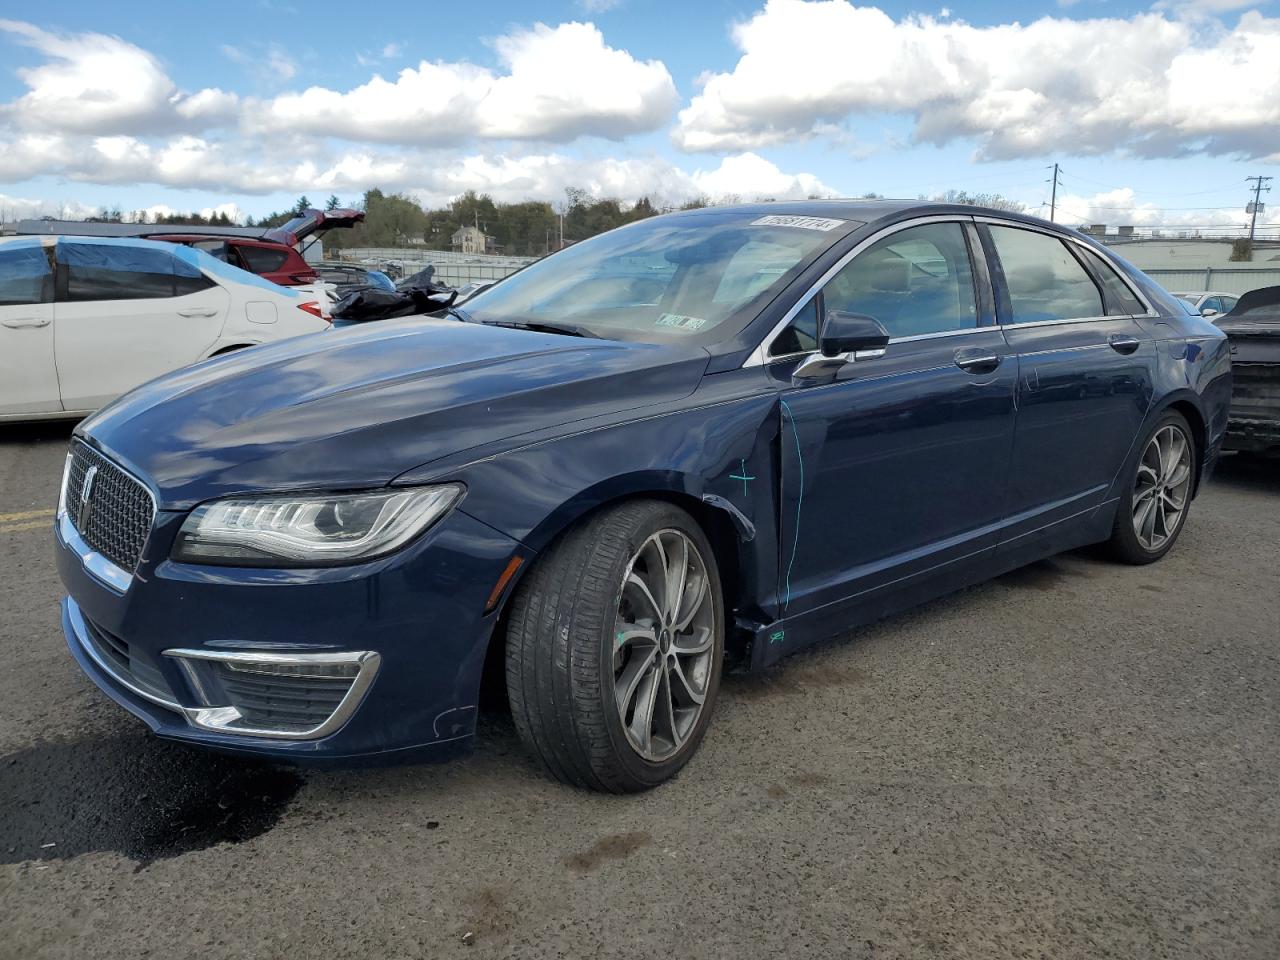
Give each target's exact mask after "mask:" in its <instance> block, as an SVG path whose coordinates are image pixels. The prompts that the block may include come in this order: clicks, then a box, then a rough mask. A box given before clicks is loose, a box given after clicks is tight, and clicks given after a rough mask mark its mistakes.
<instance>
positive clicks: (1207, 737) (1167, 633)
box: [0, 426, 1280, 960]
mask: <svg viewBox="0 0 1280 960" xmlns="http://www.w3.org/2000/svg"><path fill="white" fill-rule="evenodd" d="M67 434H68V428H67V427H65V426H57V427H40V428H8V429H2V430H0V551H2V553H0V556H3V558H4V559H3V574H4V575H3V577H0V663H3V668H0V904H3V907H2V908H0V957H6V958H7V957H14V958H24V960H25V958H34V957H74V958H86V957H130V958H134V957H144V956H164V957H191V956H200V957H201V958H203V960H213V958H220V957H246V956H255V957H290V958H313V957H322V956H344V957H345V956H369V957H378V958H383V957H449V956H468V957H486V956H494V957H499V956H500V957H507V956H520V957H525V956H528V957H543V956H550V957H591V956H609V957H615V956H616V957H633V958H636V957H659V956H677V957H719V956H723V957H735V958H738V957H769V958H776V957H782V956H796V957H802V956H803V957H808V956H814V957H834V956H840V957H867V958H871V957H875V958H880V957H908V956H910V957H974V958H983V960H990V958H996V957H1051V958H1064V957H1081V958H1084V957H1087V958H1099V957H1122V958H1149V957H1197V958H1199V957H1223V958H1232V960H1242V958H1250V957H1256V958H1260V960H1261V958H1266V960H1272V958H1275V957H1277V956H1280V573H1278V571H1280V469H1275V468H1263V467H1260V466H1255V465H1251V464H1247V463H1237V462H1228V463H1226V464H1225V465H1224V466H1223V467H1222V469H1221V470H1220V472H1219V475H1218V477H1217V478H1216V480H1215V482H1214V483H1213V484H1212V485H1211V486H1210V487H1208V488H1207V489H1206V490H1205V491H1204V493H1203V494H1202V495H1201V497H1200V499H1199V500H1198V501H1197V502H1196V504H1195V506H1194V508H1193V511H1192V515H1191V518H1190V521H1189V524H1188V526H1187V528H1186V530H1185V531H1184V533H1183V536H1182V539H1181V541H1180V542H1179V543H1178V545H1177V547H1176V548H1175V550H1174V552H1173V553H1172V554H1171V555H1170V556H1169V557H1168V558H1166V560H1165V561H1163V562H1162V563H1159V564H1157V565H1155V566H1152V567H1145V568H1131V567H1118V566H1113V565H1111V564H1109V563H1106V562H1103V561H1101V560H1098V559H1094V558H1093V557H1092V556H1090V555H1088V554H1070V555H1067V556H1064V557H1060V558H1058V559H1056V560H1053V561H1050V562H1045V563H1041V564H1038V565H1036V566H1034V567H1030V568H1027V569H1025V570H1021V571H1018V572H1016V573H1014V574H1011V575H1009V576H1006V577H1003V578H1002V579H1000V580H998V581H995V582H993V583H990V584H987V585H984V586H981V587H978V588H975V589H972V590H968V591H965V592H963V593H960V594H957V595H955V596H952V597H950V598H947V599H945V600H942V601H939V602H936V603H933V604H930V605H929V606H927V607H925V608H922V609H920V610H918V611H916V612H914V613H911V614H909V615H905V616H900V617H897V618H894V619H892V620H890V621H886V622H884V623H881V624H879V625H877V626H875V627H873V628H870V629H866V630H861V631H859V632H858V633H857V634H856V635H855V636H853V637H850V638H848V639H847V640H845V641H842V642H839V643H832V644H829V645H827V646H824V647H822V648H820V649H818V650H817V651H815V652H813V653H811V654H808V655H802V656H800V657H798V658H794V659H793V660H791V661H789V662H788V663H786V664H784V665H783V666H782V667H781V668H779V669H777V670H775V671H774V672H772V673H771V674H769V675H767V676H766V677H764V678H746V677H729V678H727V679H726V689H725V692H724V694H723V696H722V697H721V701H720V703H719V705H718V708H717V716H716V720H715V723H714V724H713V725H712V728H711V732H710V734H709V735H708V738H707V740H706V742H705V744H704V745H703V748H702V751H701V754H700V755H699V756H698V757H697V759H696V760H695V761H694V762H693V764H692V765H691V766H690V767H689V768H688V769H687V770H686V772H685V773H684V774H682V775H681V776H680V777H679V778H678V779H677V780H676V781H675V782H674V783H672V784H670V785H668V786H666V787H663V788H661V789H659V790H657V791H654V792H653V793H651V794H648V795H646V796H642V797H634V798H615V797H599V796H594V795H590V794H586V793H581V792H577V791H574V790H570V789H567V788H565V787H561V786H559V785H557V784H555V783H553V782H551V781H550V780H548V779H546V778H545V777H544V776H543V775H542V774H541V773H540V772H539V770H538V769H537V768H536V767H535V766H534V765H533V763H532V762H531V761H530V759H529V758H528V756H526V754H525V753H524V751H523V749H522V748H521V745H520V743H519V741H518V740H517V738H516V736H515V733H514V730H513V728H512V726H511V724H510V721H509V720H508V719H507V718H504V717H501V716H491V717H486V718H485V719H484V720H483V722H482V736H481V737H480V742H479V746H478V749H477V751H476V753H475V755H474V756H473V757H471V758H470V759H468V760H465V761H462V762H459V763H455V764H452V765H449V766H438V767H430V766H425V767H424V766H420V767H407V768H399V769H392V770H366V771H353V772H343V773H315V772H306V773H298V772H295V771H291V770H279V769H275V768H271V767H264V766H258V765H253V764H247V763H243V762H238V761H232V760H227V759H223V758H218V757H214V756H211V755H207V754H203V753H199V752H195V751H191V750H188V749H185V748H181V747H176V746H172V745H168V744H164V743H161V742H158V741H156V740H154V739H151V738H149V737H148V736H146V735H145V733H144V728H143V727H142V725H141V724H140V723H138V722H137V721H135V720H133V719H132V718H131V717H129V716H128V715H126V714H125V713H124V712H122V711H121V710H120V709H118V708H117V707H116V706H115V705H114V704H112V703H110V702H109V701H108V700H107V699H106V697H104V696H103V695H101V694H99V693H98V692H97V690H96V689H95V688H94V687H93V686H92V685H91V684H90V683H89V682H88V680H86V679H85V678H84V677H82V676H81V674H80V673H79V671H78V669H77V668H76V667H75V665H74V663H73V662H72V660H71V658H70V656H69V655H68V654H67V652H66V649H65V646H64V643H63V640H62V636H61V632H60V629H59V625H58V620H57V612H56V603H57V600H58V597H59V585H58V582H57V578H56V576H55V574H54V570H53V563H52V561H51V559H50V554H51V549H52V548H51V532H50V525H51V511H50V508H51V507H52V505H53V500H54V498H55V495H56V489H57V482H58V476H59V471H60V469H61V464H62V459H63V451H64V448H65V444H66V438H67Z"/></svg>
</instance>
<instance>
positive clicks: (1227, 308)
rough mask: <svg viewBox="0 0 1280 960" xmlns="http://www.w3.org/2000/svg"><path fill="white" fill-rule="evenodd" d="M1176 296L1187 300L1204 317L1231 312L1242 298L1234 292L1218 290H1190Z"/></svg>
mask: <svg viewBox="0 0 1280 960" xmlns="http://www.w3.org/2000/svg"><path fill="white" fill-rule="evenodd" d="M1174 296H1175V297H1177V298H1178V299H1180V300H1185V301H1187V303H1189V304H1191V306H1192V307H1194V308H1195V309H1196V310H1199V311H1200V315H1201V316H1202V317H1216V316H1218V314H1221V313H1230V312H1231V308H1232V307H1234V306H1235V305H1236V301H1237V300H1239V299H1240V297H1239V296H1237V295H1236V294H1234V293H1221V292H1219V291H1217V290H1202V291H1188V292H1185V293H1175V294H1174Z"/></svg>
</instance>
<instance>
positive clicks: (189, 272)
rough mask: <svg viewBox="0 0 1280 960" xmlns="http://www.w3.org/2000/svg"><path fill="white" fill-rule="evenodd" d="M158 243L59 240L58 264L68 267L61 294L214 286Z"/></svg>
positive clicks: (126, 294) (136, 294)
mask: <svg viewBox="0 0 1280 960" xmlns="http://www.w3.org/2000/svg"><path fill="white" fill-rule="evenodd" d="M171 249H176V248H168V247H166V246H163V245H160V244H157V245H156V246H154V247H152V246H138V245H129V244H113V243H104V242H102V241H97V242H92V241H81V240H59V241H58V247H57V258H58V265H59V267H61V268H62V269H63V270H64V271H65V272H66V289H65V293H64V294H63V295H62V297H61V299H63V300H66V301H68V302H73V303H74V302H83V301H90V300H156V299H160V298H164V297H174V296H183V295H185V294H188V293H194V292H196V291H198V290H204V289H206V288H208V287H211V286H213V283H212V281H210V280H209V279H208V278H207V277H205V276H204V275H203V274H201V272H200V271H199V270H198V269H197V268H196V267H195V266H194V265H192V264H191V263H188V262H186V261H185V260H181V259H179V258H178V257H175V256H174V255H173V253H172V252H171Z"/></svg>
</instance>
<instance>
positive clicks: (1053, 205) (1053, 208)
mask: <svg viewBox="0 0 1280 960" xmlns="http://www.w3.org/2000/svg"><path fill="white" fill-rule="evenodd" d="M1042 196H1043V194H1042ZM1057 209H1058V165H1057V164H1056V163H1055V164H1054V165H1053V192H1052V193H1051V194H1050V195H1049V221H1050V222H1051V223H1052V222H1053V215H1054V213H1056V212H1057Z"/></svg>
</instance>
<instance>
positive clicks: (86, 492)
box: [76, 466, 98, 531]
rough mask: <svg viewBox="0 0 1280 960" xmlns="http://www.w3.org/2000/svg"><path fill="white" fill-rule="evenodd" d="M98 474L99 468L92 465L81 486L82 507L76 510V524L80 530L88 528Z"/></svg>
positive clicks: (86, 472) (85, 473)
mask: <svg viewBox="0 0 1280 960" xmlns="http://www.w3.org/2000/svg"><path fill="white" fill-rule="evenodd" d="M97 476H98V468H97V467H96V466H93V467H90V468H89V469H88V470H86V471H85V472H84V483H83V484H81V486H80V508H79V510H78V511H77V512H76V526H77V527H78V528H79V529H80V530H82V531H83V530H86V529H88V523H89V514H90V513H92V512H93V504H92V503H91V502H90V498H91V497H92V496H93V481H94V479H95V478H96V477H97Z"/></svg>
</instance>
